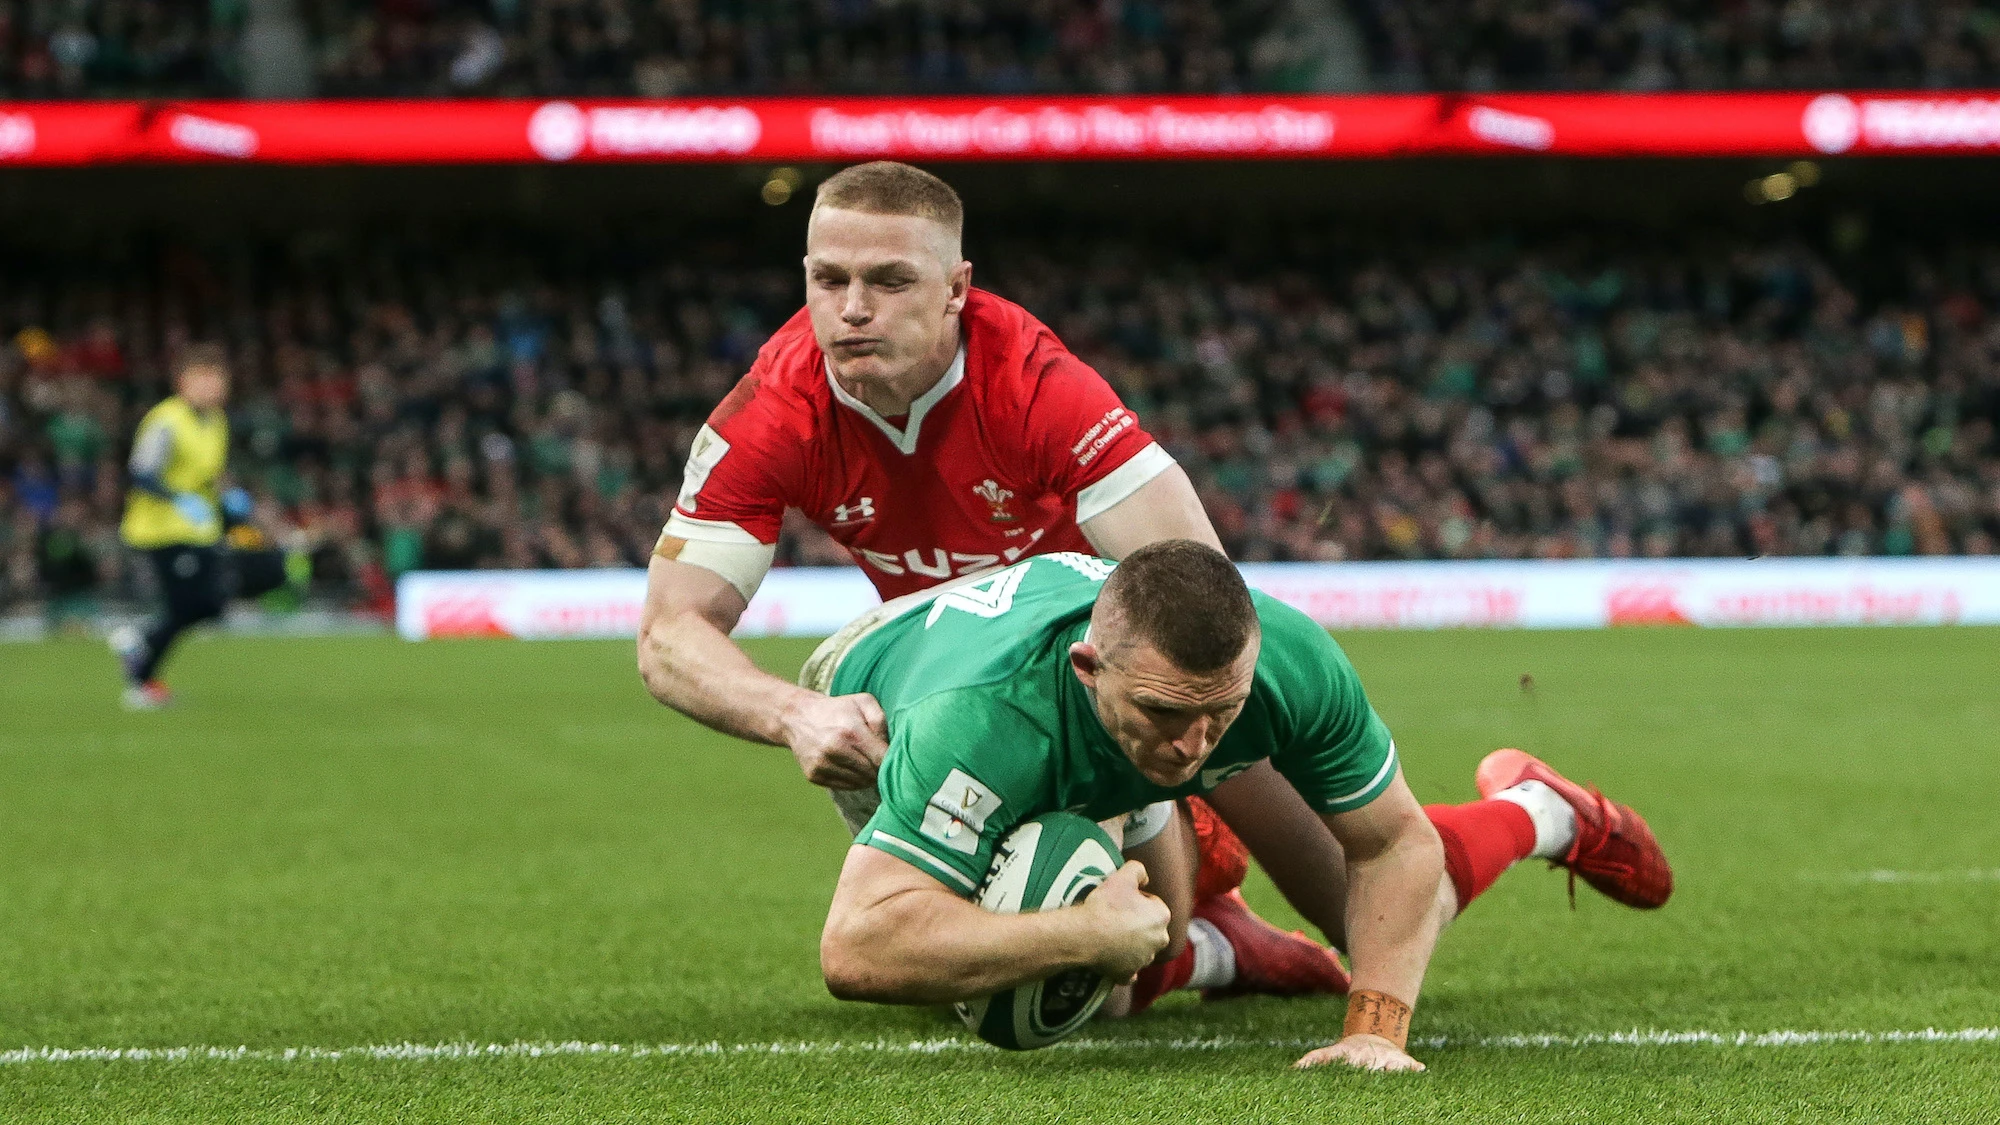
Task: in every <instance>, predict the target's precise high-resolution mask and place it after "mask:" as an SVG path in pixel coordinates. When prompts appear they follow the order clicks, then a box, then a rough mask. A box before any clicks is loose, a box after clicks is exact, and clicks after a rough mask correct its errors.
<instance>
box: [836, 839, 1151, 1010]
mask: <svg viewBox="0 0 2000 1125" xmlns="http://www.w3.org/2000/svg"><path fill="white" fill-rule="evenodd" d="M1145 885H1146V869H1145V868H1144V867H1142V866H1140V865H1139V864H1137V863H1127V864H1126V865H1125V866H1124V867H1122V868H1120V869H1119V870H1118V871H1117V872H1115V873H1114V874H1113V875H1112V876H1111V878H1109V879H1106V880H1105V881H1104V883H1103V884H1102V885H1101V886H1099V887H1098V888H1097V889H1096V890H1095V891H1093V892H1091V895H1090V897H1089V898H1087V899H1085V900H1084V901H1083V902H1081V903H1079V904H1077V905H1075V906H1065V907H1063V908H1061V909H1059V910H1047V911H1042V912H1041V913H1031V914H995V913H993V912H991V911H987V910H984V909H981V908H980V907H979V906H978V905H977V904H975V903H973V902H971V901H969V900H967V899H962V898H960V897H958V896H957V895H955V894H953V893H952V892H951V891H949V890H947V889H945V887H944V885H943V884H941V883H939V882H938V881H937V880H936V879H933V878H931V877H930V876H929V875H926V874H924V873H923V872H922V871H919V870H917V868H916V867H915V866H914V865H912V864H910V863H907V862H905V861H903V860H901V859H897V858H896V857H895V856H892V855H889V854H888V853H886V852H882V851H878V850H877V849H875V848H870V847H864V846H861V845H856V846H854V847H852V848H849V849H848V852H847V863H846V865H845V866H843V867H842V868H841V869H840V882H839V884H838V885H837V886H836V887H835V888H834V891H833V906H832V907H831V908H830V909H829V910H828V911H827V916H826V930H825V932H823V933H822V934H821V935H820V940H819V964H820V972H821V974H822V975H824V976H825V978H826V987H827V991H829V992H831V993H833V994H834V995H835V996H837V997H839V998H841V999H842V1000H870V1001H874V1002H876V1003H879V1004H940V1003H951V1002H954V1001H958V1000H973V999H977V998H979V997H981V996H991V995H992V994H994V993H995V992H999V991H1001V990H1003V989H1008V988H1013V987H1015V986H1016V985H1021V984H1026V983H1028V982H1030V981H1037V980H1044V979H1046V978H1048V977H1050V976H1052V975H1054V974H1055V973H1057V972H1059V971H1061V970H1063V969H1068V968H1074V967H1076V966H1078V965H1089V966H1091V967H1093V968H1095V969H1097V970H1098V971H1099V972H1101V973H1103V974H1104V975H1105V976H1106V977H1108V978H1110V979H1112V980H1114V981H1121V982H1122V981H1127V980H1130V979H1131V978H1132V976H1133V974H1135V973H1137V972H1138V971H1139V970H1140V969H1143V968H1145V967H1146V966H1147V965H1148V964H1150V963H1151V962H1152V960H1153V956H1154V955H1155V954H1156V953H1158V952H1159V951H1160V950H1161V949H1162V948H1163V947H1164V946H1165V945H1166V944H1167V906H1166V904H1165V903H1163V902H1161V901H1160V900H1159V899H1157V898H1155V897H1153V896H1152V895H1149V894H1147V893H1146V892H1145V890H1144V888H1145Z"/></svg>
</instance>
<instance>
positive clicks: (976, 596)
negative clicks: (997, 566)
mask: <svg viewBox="0 0 2000 1125" xmlns="http://www.w3.org/2000/svg"><path fill="white" fill-rule="evenodd" d="M1032 565H1033V562H1032V560H1031V561H1029V562H1024V563H1022V564H1021V565H1019V566H1010V567H1008V568H1007V569H1006V570H1003V571H1001V572H1000V573H998V574H996V575H994V576H993V577H991V578H982V579H980V580H979V581H977V582H968V583H966V584H965V585H963V586H960V587H958V588H957V589H954V590H946V591H945V592H944V593H942V594H939V595H938V596H937V600H936V601H934V602H932V603H931V613H930V616H929V617H926V618H924V628H926V629H928V628H930V627H931V626H933V625H935V624H937V619H938V617H939V616H940V615H942V614H943V613H944V611H945V610H947V609H961V610H964V611H965V612H967V613H970V614H973V615H975V616H978V617H998V616H1000V615H1001V614H1003V613H1005V612H1007V611H1008V610H1010V609H1012V608H1014V591H1015V590H1018V589H1020V587H1021V579H1023V578H1025V577H1027V574H1028V567H1030V566H1032Z"/></svg>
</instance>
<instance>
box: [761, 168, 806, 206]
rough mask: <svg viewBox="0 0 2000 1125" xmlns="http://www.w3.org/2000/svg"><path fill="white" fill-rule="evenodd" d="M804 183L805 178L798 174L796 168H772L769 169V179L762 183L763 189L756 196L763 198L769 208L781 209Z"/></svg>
mask: <svg viewBox="0 0 2000 1125" xmlns="http://www.w3.org/2000/svg"><path fill="white" fill-rule="evenodd" d="M804 182H805V177H804V176H802V175H800V174H799V170H798V169H797V168H790V167H786V168H773V169H771V175H770V177H769V178H768V179H766V180H765V181H764V187H763V188H762V190H761V191H760V192H759V193H758V194H760V195H761V196H762V197H763V199H764V202H766V203H768V204H770V205H771V206H773V207H782V206H784V205H785V204H786V203H788V202H790V201H791V198H792V195H793V194H794V193H795V192H797V191H798V190H799V185H800V184H802V183H804Z"/></svg>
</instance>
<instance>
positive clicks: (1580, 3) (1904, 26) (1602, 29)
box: [1349, 0, 2000, 91]
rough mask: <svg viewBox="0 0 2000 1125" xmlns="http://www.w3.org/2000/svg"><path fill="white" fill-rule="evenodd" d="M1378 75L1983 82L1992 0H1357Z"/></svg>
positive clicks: (1994, 11)
mask: <svg viewBox="0 0 2000 1125" xmlns="http://www.w3.org/2000/svg"><path fill="white" fill-rule="evenodd" d="M1349 10H1350V11H1351V12H1352V13H1353V14H1354V16H1355V18H1356V21H1357V22H1358V23H1359V24H1360V25H1361V27H1362V29H1363V33H1364V36H1365V38H1366V39H1367V41H1368V44H1369V54H1370V57H1371V64H1372V70H1373V71H1374V75H1375V80H1376V84H1377V85H1378V86H1379V87H1381V88H1384V89H1402V90H1499V89H1506V90H1536V89H1552V90H1602V89H1617V90H1637V91H1645V90H1716V89H1734V88H1744V89H1757V88H1781V89H1813V88H1839V87H1847V88H1868V87H1925V88H1948V87H1966V86H1981V85H1991V84H1993V82H1994V81H1995V78H1996V76H2000V5H1996V4H1994V3H1992V0H1971V2H1966V0H1959V2H1953V3H1911V2H1909V0H1844V2H1834V0H1788V2H1783V3H1779V2H1774V0H1747V2H1736V3H1715V2H1712V0H1710V2H1703V0H1645V2H1641V3H1605V2H1602V0H1599V2H1584V0H1504V2H1502V0H1352V3H1350V5H1349Z"/></svg>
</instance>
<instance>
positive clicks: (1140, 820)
mask: <svg viewBox="0 0 2000 1125" xmlns="http://www.w3.org/2000/svg"><path fill="white" fill-rule="evenodd" d="M988 577H991V574H990V573H982V574H969V575H966V576H964V577H962V578H954V579H952V580H951V581H950V582H946V583H943V584H941V585H938V586H933V587H931V588H930V589H928V590H919V591H918V592H916V593H914V594H905V595H903V596H902V597H900V598H891V599H889V600H888V601H886V602H883V603H882V604H881V605H878V606H876V607H875V608H874V609H871V610H869V611H868V612H866V613H864V614H862V615H861V616H859V617H857V618H855V619H854V620H852V621H850V622H848V623H847V624H845V625H843V626H841V628H840V631H839V632H838V633H835V634H834V635H833V636H831V637H828V638H827V639H826V640H824V641H821V642H820V645H819V647H818V648H816V649H814V650H813V654H812V655H811V656H809V657H807V658H806V665H805V667H804V668H802V669H800V670H799V686H800V687H804V688H811V689H812V690H814V691H816V692H819V693H820V694H821V695H829V694H832V690H833V676H834V673H835V672H838V671H839V670H840V662H841V661H842V660H844V659H846V658H847V654H848V653H849V652H851V651H853V649H854V646H855V645H857V644H860V643H861V641H862V640H863V639H865V638H866V637H867V636H868V635H869V634H870V633H873V632H874V631H875V630H877V629H880V628H881V627H882V626H884V625H886V624H888V623H889V622H890V621H893V620H895V619H896V618H898V617H901V616H902V615H903V614H905V613H908V612H909V611H910V610H913V609H915V608H917V607H918V606H923V605H929V604H930V602H931V600H932V599H933V598H936V597H937V596H938V595H939V594H942V593H944V592H945V591H946V590H950V589H952V588H954V587H957V586H962V585H964V584H966V583H968V582H977V581H979V580H981V579H984V578H988ZM827 792H828V793H830V794H831V795H832V796H833V807H834V808H836V809H838V810H840V819H841V820H842V821H844V822H845V823H846V824H847V831H848V834H849V835H857V836H858V835H860V833H861V829H862V828H863V827H864V826H866V825H867V823H868V821H869V819H870V818H872V817H873V816H874V815H875V810H876V809H877V808H878V807H880V806H881V804H882V795H881V794H880V793H879V792H877V791H876V789H875V787H874V786H873V785H870V786H868V787H867V788H866V789H830V790H828V791H827ZM1173 820H1174V803H1173V802H1172V801H1158V802H1155V803H1153V804H1150V805H1147V806H1146V807H1145V808H1143V809H1140V810H1139V811H1137V812H1133V813H1127V814H1126V815H1125V850H1126V851H1130V850H1131V849H1133V848H1136V847H1138V846H1139V845H1141V844H1146V843H1150V842H1151V841H1152V840H1153V839H1155V838H1156V837H1158V836H1159V834H1160V833H1162V832H1164V831H1166V830H1167V825H1169V824H1172V823H1173Z"/></svg>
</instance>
